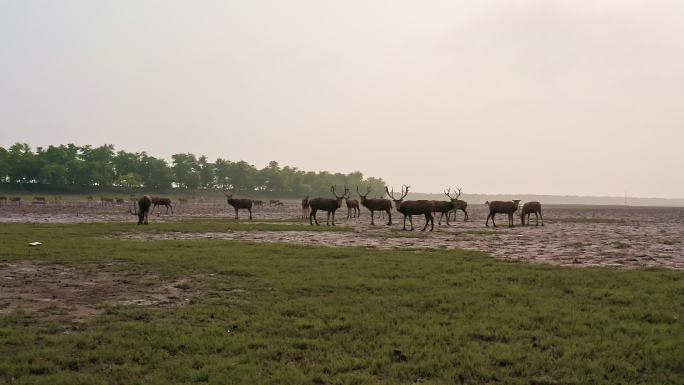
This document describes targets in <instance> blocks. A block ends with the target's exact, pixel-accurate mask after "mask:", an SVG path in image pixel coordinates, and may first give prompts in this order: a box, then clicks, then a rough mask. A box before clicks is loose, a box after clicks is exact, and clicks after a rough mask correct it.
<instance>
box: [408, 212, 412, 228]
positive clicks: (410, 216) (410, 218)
mask: <svg viewBox="0 0 684 385" xmlns="http://www.w3.org/2000/svg"><path fill="white" fill-rule="evenodd" d="M408 217H409V223H410V224H411V231H413V215H409V216H408Z"/></svg>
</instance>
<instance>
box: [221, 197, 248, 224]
mask: <svg viewBox="0 0 684 385" xmlns="http://www.w3.org/2000/svg"><path fill="white" fill-rule="evenodd" d="M224 194H225V195H226V202H228V204H229V205H231V206H233V208H234V209H235V220H238V219H239V218H238V210H239V209H247V211H249V220H252V205H253V204H254V202H252V200H251V199H233V194H234V192H233V193H231V194H228V193H226V192H224Z"/></svg>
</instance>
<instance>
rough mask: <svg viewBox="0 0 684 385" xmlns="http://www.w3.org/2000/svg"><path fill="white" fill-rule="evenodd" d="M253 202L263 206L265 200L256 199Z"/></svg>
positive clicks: (255, 204)
mask: <svg viewBox="0 0 684 385" xmlns="http://www.w3.org/2000/svg"><path fill="white" fill-rule="evenodd" d="M252 204H253V205H254V206H259V207H261V206H263V205H264V201H261V200H255V201H252Z"/></svg>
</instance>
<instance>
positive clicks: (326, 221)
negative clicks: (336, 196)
mask: <svg viewBox="0 0 684 385" xmlns="http://www.w3.org/2000/svg"><path fill="white" fill-rule="evenodd" d="M326 212H327V213H328V217H327V218H326V220H325V225H326V226H330V211H326Z"/></svg>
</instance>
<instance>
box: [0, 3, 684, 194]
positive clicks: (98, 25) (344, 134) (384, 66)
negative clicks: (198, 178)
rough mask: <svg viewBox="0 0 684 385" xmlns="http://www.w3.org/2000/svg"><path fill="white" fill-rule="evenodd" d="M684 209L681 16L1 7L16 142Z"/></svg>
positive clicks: (389, 7) (520, 6)
mask: <svg viewBox="0 0 684 385" xmlns="http://www.w3.org/2000/svg"><path fill="white" fill-rule="evenodd" d="M18 141H19V142H28V143H30V144H32V145H34V146H39V145H43V146H44V145H48V144H61V143H70V142H73V143H77V144H96V145H99V144H103V143H112V144H114V145H116V146H117V147H118V148H119V149H126V150H129V151H143V150H146V151H148V152H149V153H150V154H152V155H156V156H163V157H169V156H170V154H173V153H176V152H193V153H196V154H206V155H207V156H209V157H210V158H211V159H214V158H216V157H223V158H228V159H231V160H237V159H244V160H246V161H248V162H251V163H254V164H255V165H257V166H258V167H262V166H264V165H265V164H266V163H267V162H268V161H269V160H277V161H279V162H280V163H281V164H289V165H293V166H296V167H299V168H301V169H306V170H330V171H343V172H348V171H353V170H360V171H363V172H364V173H365V174H366V175H373V176H379V177H383V178H385V179H386V180H387V181H388V182H389V183H390V184H393V185H395V186H397V187H398V186H399V185H400V184H402V183H405V184H410V185H411V186H412V187H413V188H412V189H413V190H415V191H423V192H438V191H442V189H444V188H445V187H447V186H454V185H458V186H461V187H463V189H464V192H473V193H474V192H479V193H548V194H587V195H589V194H591V195H618V196H621V195H622V194H624V192H625V191H626V192H627V193H628V194H629V195H631V196H647V197H654V196H661V197H684V176H683V175H684V173H683V171H682V170H684V154H683V152H682V149H683V148H684V3H683V2H681V1H645V0H644V1H629V0H609V1H602V0H598V1H597V0H592V1H589V0H587V1H577V0H567V1H552V0H538V1H513V0H504V1H488V0H477V1H472V0H471V1H454V0H445V1H407V0H392V1H368V0H366V1H352V0H345V1H325V0H310V1H294V0H288V1H282V0H269V1H259V0H249V1H215V2H213V1H206V0H203V1H183V2H177V1H169V0H163V1H141V0H134V1H122V0H116V1H109V2H105V1H94V0H84V1H53V0H46V1H29V0H16V1H10V0H1V1H0V145H1V146H9V145H10V144H12V143H14V142H18Z"/></svg>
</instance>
